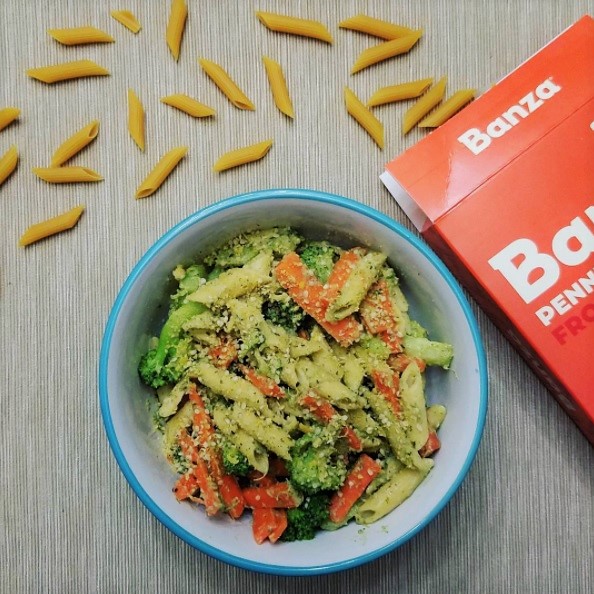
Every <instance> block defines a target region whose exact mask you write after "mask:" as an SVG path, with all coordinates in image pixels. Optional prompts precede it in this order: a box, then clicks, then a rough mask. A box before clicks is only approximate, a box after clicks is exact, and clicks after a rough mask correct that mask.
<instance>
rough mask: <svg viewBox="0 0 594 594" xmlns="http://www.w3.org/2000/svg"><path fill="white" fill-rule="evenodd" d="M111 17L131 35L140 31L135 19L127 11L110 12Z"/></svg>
mask: <svg viewBox="0 0 594 594" xmlns="http://www.w3.org/2000/svg"><path fill="white" fill-rule="evenodd" d="M111 16H112V17H113V18H114V19H115V20H116V21H117V22H118V23H120V24H122V25H124V27H126V29H129V30H130V31H132V33H138V31H140V29H142V27H141V25H140V23H139V22H138V20H137V19H136V17H135V16H134V15H133V14H132V13H131V12H130V11H129V10H112V11H111Z"/></svg>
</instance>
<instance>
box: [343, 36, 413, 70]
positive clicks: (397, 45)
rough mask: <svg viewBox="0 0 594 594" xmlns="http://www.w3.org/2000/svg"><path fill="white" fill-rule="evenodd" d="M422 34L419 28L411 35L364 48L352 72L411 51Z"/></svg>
mask: <svg viewBox="0 0 594 594" xmlns="http://www.w3.org/2000/svg"><path fill="white" fill-rule="evenodd" d="M422 35H423V30H422V29H419V30H418V31H413V32H412V33H411V34H410V35H405V36H404V37H398V38H397V39H393V40H392V41H386V42H384V43H380V44H379V45H375V46H373V47H370V48H368V49H366V50H363V51H362V52H361V53H360V54H359V57H358V58H357V61H356V62H355V64H354V66H353V68H352V70H351V74H355V72H360V71H361V70H363V69H365V68H368V67H369V66H372V65H373V64H377V63H378V62H383V61H384V60H387V59H388V58H393V57H394V56H398V55H400V54H404V53H406V52H408V51H410V49H411V48H412V47H413V45H415V43H417V41H419V39H421V37H422Z"/></svg>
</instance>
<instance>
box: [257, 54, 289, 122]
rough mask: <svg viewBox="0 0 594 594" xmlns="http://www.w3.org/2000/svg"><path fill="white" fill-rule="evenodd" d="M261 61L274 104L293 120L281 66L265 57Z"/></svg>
mask: <svg viewBox="0 0 594 594" xmlns="http://www.w3.org/2000/svg"><path fill="white" fill-rule="evenodd" d="M262 60H263V61H264V68H266V75H267V76H268V82H269V83H270V90H271V91H272V97H273V98H274V103H275V104H276V106H277V107H278V108H279V110H280V111H281V112H282V113H284V114H285V115H286V116H289V117H290V118H294V117H295V112H294V111H293V103H292V102H291V97H290V96H289V89H288V88H287V81H286V80H285V77H284V75H283V70H282V68H281V65H280V64H279V63H278V62H275V61H274V60H272V59H270V58H268V57H266V56H263V57H262Z"/></svg>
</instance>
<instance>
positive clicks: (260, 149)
mask: <svg viewBox="0 0 594 594" xmlns="http://www.w3.org/2000/svg"><path fill="white" fill-rule="evenodd" d="M271 146H272V140H265V141H263V142H258V143H256V144H251V145H250V146H246V147H243V148H239V149H235V150H233V151H229V152H228V153H225V154H224V155H222V156H221V157H219V159H218V161H217V162H216V163H215V164H214V165H213V170H214V171H226V170H227V169H232V168H233V167H239V165H245V164H246V163H253V162H254V161H259V160H260V159H262V158H263V157H265V156H266V155H267V154H268V151H269V150H270V147H271Z"/></svg>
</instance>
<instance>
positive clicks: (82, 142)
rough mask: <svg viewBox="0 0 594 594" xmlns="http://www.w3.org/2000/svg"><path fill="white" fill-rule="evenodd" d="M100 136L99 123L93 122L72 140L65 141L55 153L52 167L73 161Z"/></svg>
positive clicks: (71, 138)
mask: <svg viewBox="0 0 594 594" xmlns="http://www.w3.org/2000/svg"><path fill="white" fill-rule="evenodd" d="M97 134H99V122H98V121H97V120H93V121H92V122H91V123H90V124H87V125H86V126H85V127H84V128H82V129H81V130H79V131H78V132H76V133H75V134H73V135H72V136H71V137H70V138H68V139H67V140H65V141H64V142H63V143H62V144H61V145H60V146H59V147H58V148H57V149H56V151H55V152H54V154H53V156H52V161H51V166H52V167H59V166H60V165H63V164H64V163H66V161H68V160H69V159H71V158H72V157H73V156H74V155H76V153H78V152H80V151H81V150H82V149H84V148H85V146H87V145H88V144H90V143H91V142H93V140H95V138H97Z"/></svg>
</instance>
